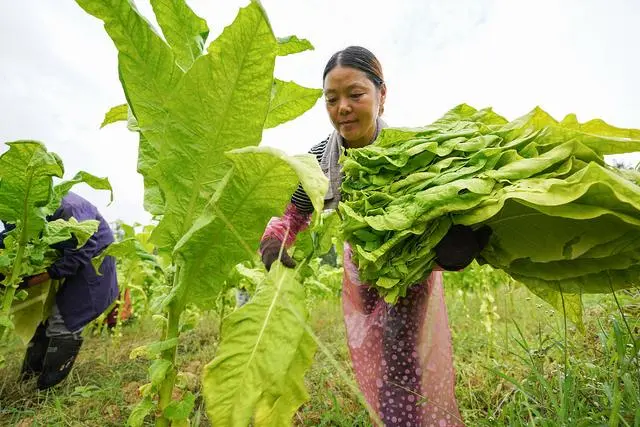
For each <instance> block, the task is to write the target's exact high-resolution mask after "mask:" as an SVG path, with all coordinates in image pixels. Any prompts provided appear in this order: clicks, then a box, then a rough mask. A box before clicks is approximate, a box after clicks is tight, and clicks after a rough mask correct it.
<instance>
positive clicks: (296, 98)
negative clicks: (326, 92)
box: [264, 79, 322, 129]
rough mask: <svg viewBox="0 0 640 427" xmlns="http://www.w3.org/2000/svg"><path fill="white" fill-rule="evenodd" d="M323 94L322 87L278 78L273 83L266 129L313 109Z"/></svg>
mask: <svg viewBox="0 0 640 427" xmlns="http://www.w3.org/2000/svg"><path fill="white" fill-rule="evenodd" d="M321 95H322V89H312V88H308V87H304V86H300V85H298V84H297V83H294V82H284V81H282V80H278V79H276V80H275V81H274V83H273V91H272V95H271V103H270V104H269V114H268V115H267V120H266V121H265V123H264V127H265V129H268V128H273V127H276V126H278V125H280V124H282V123H285V122H288V121H289V120H293V119H295V118H296V117H298V116H300V115H302V114H303V113H305V112H306V111H307V110H309V109H311V108H312V107H313V106H314V105H315V103H316V102H317V101H318V98H320V96H321Z"/></svg>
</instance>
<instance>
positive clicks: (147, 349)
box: [129, 338, 178, 360]
mask: <svg viewBox="0 0 640 427" xmlns="http://www.w3.org/2000/svg"><path fill="white" fill-rule="evenodd" d="M177 345H178V338H171V339H168V340H165V341H158V342H154V343H152V344H147V345H143V346H140V347H136V348H134V349H133V350H131V353H130V354H129V359H137V358H138V357H142V358H143V359H148V360H153V359H155V358H157V357H158V356H159V355H160V353H162V352H163V351H165V350H168V349H170V348H174V347H175V346H177Z"/></svg>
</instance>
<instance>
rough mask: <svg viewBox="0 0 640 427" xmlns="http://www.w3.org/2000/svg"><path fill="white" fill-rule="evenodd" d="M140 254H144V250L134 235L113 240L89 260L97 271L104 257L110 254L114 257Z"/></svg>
mask: <svg viewBox="0 0 640 427" xmlns="http://www.w3.org/2000/svg"><path fill="white" fill-rule="evenodd" d="M141 254H143V255H144V254H146V251H145V250H144V249H143V248H142V246H141V244H140V242H138V240H136V238H135V237H130V238H128V239H124V240H121V241H120V242H115V243H112V244H110V245H109V246H107V248H106V249H105V250H103V251H102V252H100V254H99V255H98V256H97V257H94V258H93V259H92V260H91V264H92V265H93V268H95V270H96V272H97V271H98V269H99V268H100V266H101V265H102V262H103V261H104V259H105V257H107V256H112V257H114V258H116V259H118V258H121V259H129V258H134V257H138V256H140V255H141Z"/></svg>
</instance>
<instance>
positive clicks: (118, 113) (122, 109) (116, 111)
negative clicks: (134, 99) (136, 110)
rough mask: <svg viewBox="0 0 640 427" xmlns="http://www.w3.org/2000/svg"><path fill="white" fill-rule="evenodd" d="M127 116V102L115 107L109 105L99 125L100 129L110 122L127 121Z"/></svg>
mask: <svg viewBox="0 0 640 427" xmlns="http://www.w3.org/2000/svg"><path fill="white" fill-rule="evenodd" d="M128 117H129V106H128V105H127V104H122V105H116V106H115V107H111V109H110V110H109V111H107V114H105V116H104V120H103V121H102V124H101V125H100V128H101V129H102V128H103V127H105V126H106V125H110V124H111V123H116V122H121V121H127V120H128Z"/></svg>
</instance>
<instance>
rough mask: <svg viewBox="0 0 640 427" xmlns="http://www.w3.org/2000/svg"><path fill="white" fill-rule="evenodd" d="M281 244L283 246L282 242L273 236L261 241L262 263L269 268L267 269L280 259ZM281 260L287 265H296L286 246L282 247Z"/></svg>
mask: <svg viewBox="0 0 640 427" xmlns="http://www.w3.org/2000/svg"><path fill="white" fill-rule="evenodd" d="M280 246H282V242H281V241H280V240H278V239H275V238H273V237H268V238H266V239H264V240H263V241H262V242H260V253H261V254H262V263H263V264H264V266H265V267H266V268H267V271H269V270H270V269H271V264H273V263H274V262H275V261H276V260H277V259H278V256H279V255H280ZM280 262H281V263H282V265H284V266H285V267H289V268H293V267H295V266H296V262H295V261H294V260H293V259H292V258H291V257H290V256H289V254H288V253H287V251H286V249H284V248H282V255H281V256H280Z"/></svg>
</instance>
